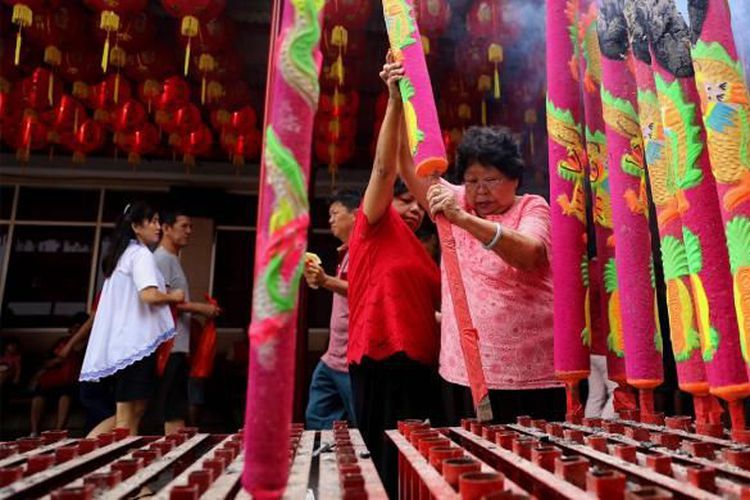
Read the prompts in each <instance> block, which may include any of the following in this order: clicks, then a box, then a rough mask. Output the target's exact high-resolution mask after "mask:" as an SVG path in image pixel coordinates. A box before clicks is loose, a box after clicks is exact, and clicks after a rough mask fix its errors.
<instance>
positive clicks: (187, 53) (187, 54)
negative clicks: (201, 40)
mask: <svg viewBox="0 0 750 500" xmlns="http://www.w3.org/2000/svg"><path fill="white" fill-rule="evenodd" d="M192 40H193V37H188V42H187V45H186V46H185V65H184V68H183V73H184V74H185V76H187V74H188V66H189V65H190V42H191V41H192Z"/></svg>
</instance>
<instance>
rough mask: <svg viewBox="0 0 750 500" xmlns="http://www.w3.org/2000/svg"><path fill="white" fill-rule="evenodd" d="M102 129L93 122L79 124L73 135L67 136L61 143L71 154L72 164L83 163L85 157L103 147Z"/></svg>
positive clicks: (103, 135) (103, 136) (89, 120)
mask: <svg viewBox="0 0 750 500" xmlns="http://www.w3.org/2000/svg"><path fill="white" fill-rule="evenodd" d="M104 138H105V134H104V129H103V128H102V126H101V125H100V124H99V123H97V122H96V121H94V120H91V119H88V120H86V121H84V122H83V123H81V125H80V126H79V127H78V129H77V130H76V132H75V133H74V134H69V135H67V136H66V137H65V140H64V141H63V143H62V144H63V146H64V147H65V148H66V149H68V150H69V151H72V152H73V162H74V163H83V162H84V161H85V160H86V156H87V155H89V154H91V153H93V152H94V151H96V150H97V149H99V148H101V147H102V146H103V145H104Z"/></svg>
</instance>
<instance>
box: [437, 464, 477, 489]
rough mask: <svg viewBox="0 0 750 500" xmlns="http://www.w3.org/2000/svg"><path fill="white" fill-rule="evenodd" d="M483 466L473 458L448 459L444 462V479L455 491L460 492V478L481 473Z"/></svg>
mask: <svg viewBox="0 0 750 500" xmlns="http://www.w3.org/2000/svg"><path fill="white" fill-rule="evenodd" d="M480 470H481V466H480V465H479V462H477V461H476V460H474V459H473V458H467V457H464V458H448V459H446V460H444V461H443V477H444V478H445V481H446V482H447V483H448V484H450V485H451V486H452V487H453V489H454V490H458V478H459V477H461V474H466V473H467V472H479V471H480Z"/></svg>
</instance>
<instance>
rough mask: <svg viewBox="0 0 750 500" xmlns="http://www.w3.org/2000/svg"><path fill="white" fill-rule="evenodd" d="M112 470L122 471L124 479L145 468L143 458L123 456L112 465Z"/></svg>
mask: <svg viewBox="0 0 750 500" xmlns="http://www.w3.org/2000/svg"><path fill="white" fill-rule="evenodd" d="M110 469H112V470H118V471H120V474H121V475H122V480H123V481H124V480H125V479H127V478H129V477H130V476H132V475H133V474H135V473H136V472H138V471H139V470H141V469H143V459H140V458H121V459H120V460H118V461H116V462H115V463H113V464H112V465H111V466H110Z"/></svg>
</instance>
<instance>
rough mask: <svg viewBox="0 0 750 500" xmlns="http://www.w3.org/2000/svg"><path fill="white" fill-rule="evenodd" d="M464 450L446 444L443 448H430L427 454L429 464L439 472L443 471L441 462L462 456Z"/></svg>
mask: <svg viewBox="0 0 750 500" xmlns="http://www.w3.org/2000/svg"><path fill="white" fill-rule="evenodd" d="M463 456H464V450H463V449H461V448H458V447H456V446H446V447H445V448H431V449H430V453H429V455H428V457H429V461H430V465H432V466H433V467H434V468H435V469H436V470H437V471H438V472H439V473H441V474H442V473H443V462H444V461H445V460H448V459H449V458H462V457H463Z"/></svg>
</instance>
